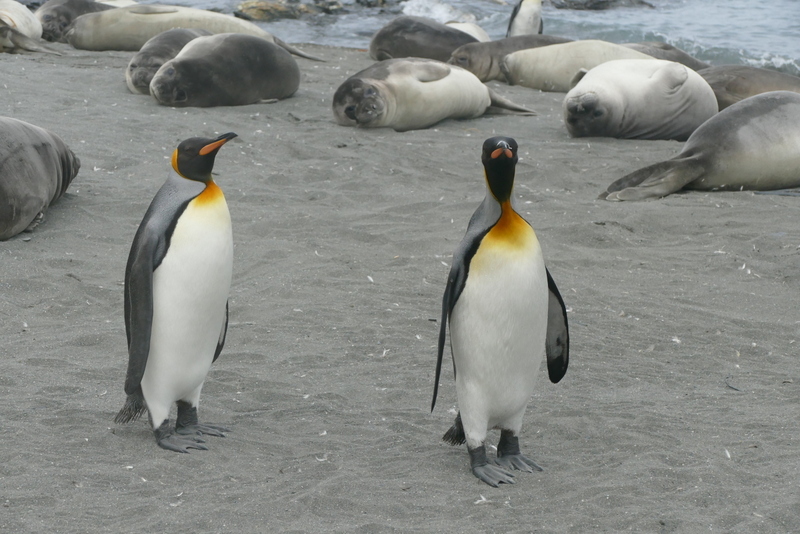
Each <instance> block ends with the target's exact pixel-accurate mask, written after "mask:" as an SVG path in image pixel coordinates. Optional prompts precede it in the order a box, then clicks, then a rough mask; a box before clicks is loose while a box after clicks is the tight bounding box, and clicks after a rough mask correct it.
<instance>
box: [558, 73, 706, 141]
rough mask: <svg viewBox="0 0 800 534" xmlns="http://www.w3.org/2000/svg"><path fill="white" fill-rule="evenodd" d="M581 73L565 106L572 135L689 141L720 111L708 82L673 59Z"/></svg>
mask: <svg viewBox="0 0 800 534" xmlns="http://www.w3.org/2000/svg"><path fill="white" fill-rule="evenodd" d="M579 76H580V75H578V76H576V81H577V84H576V85H575V87H573V88H572V89H570V91H569V92H568V93H567V96H566V97H565V98H564V104H563V109H564V124H565V125H566V127H567V131H569V134H570V135H571V136H572V137H617V138H620V139H674V140H676V141H685V140H686V139H688V137H689V136H690V135H691V134H692V132H694V131H695V130H696V129H697V127H698V126H700V125H701V124H703V123H704V122H705V121H707V120H708V119H710V118H711V117H713V116H714V115H715V114H716V113H717V111H718V109H717V99H716V97H715V96H714V91H712V90H711V87H710V86H709V85H708V83H706V81H705V80H704V79H703V78H702V77H700V75H699V74H697V73H696V72H695V71H693V70H692V69H690V68H689V67H687V66H685V65H681V64H680V63H675V62H674V61H666V60H663V59H616V60H614V61H607V62H605V63H603V64H601V65H598V66H597V67H595V68H593V69H592V70H590V71H589V72H587V73H585V74H584V75H583V76H582V77H580V79H579V81H578V80H577V79H578V78H579Z"/></svg>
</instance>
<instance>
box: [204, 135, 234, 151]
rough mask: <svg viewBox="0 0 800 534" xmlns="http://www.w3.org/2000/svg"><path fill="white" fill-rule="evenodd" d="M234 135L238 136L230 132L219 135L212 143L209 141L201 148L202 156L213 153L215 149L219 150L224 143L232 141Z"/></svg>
mask: <svg viewBox="0 0 800 534" xmlns="http://www.w3.org/2000/svg"><path fill="white" fill-rule="evenodd" d="M234 137H238V136H237V135H236V134H235V133H233V132H228V133H226V134H222V135H220V136H219V137H217V138H216V139H214V141H212V142H211V143H209V144H207V145H206V146H204V147H203V148H201V149H200V155H201V156H205V155H206V154H211V153H212V152H214V151H215V150H219V148H220V147H221V146H222V145H224V144H225V143H227V142H228V141H230V140H231V139H233V138H234Z"/></svg>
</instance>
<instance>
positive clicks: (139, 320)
mask: <svg viewBox="0 0 800 534" xmlns="http://www.w3.org/2000/svg"><path fill="white" fill-rule="evenodd" d="M234 137H236V134H235V133H226V134H224V135H221V136H219V137H217V138H216V139H206V138H201V137H193V138H191V139H187V140H185V141H183V142H182V143H180V144H179V145H178V148H177V149H176V150H175V152H174V153H173V154H172V171H173V172H171V173H170V175H169V177H168V178H167V181H166V182H165V183H164V185H163V186H162V187H161V189H160V190H159V191H158V193H156V196H155V198H153V202H152V203H151V204H150V207H149V208H148V209H147V212H146V213H145V215H144V219H143V220H142V223H141V224H140V225H139V229H138V230H137V232H136V236H135V237H134V238H133V244H132V245H131V251H130V255H129V256H128V264H127V267H126V269H125V333H126V334H127V337H128V374H127V377H126V379H125V393H126V394H127V395H128V397H127V399H126V401H125V406H123V408H122V410H120V412H119V413H118V414H117V417H116V418H115V419H114V420H115V421H116V422H117V423H127V422H130V421H133V420H135V419H137V418H138V417H139V416H140V415H142V413H144V411H145V410H147V412H148V415H149V418H150V424H151V425H152V426H153V432H154V433H155V437H156V442H157V443H158V445H159V446H160V447H162V448H164V449H168V450H171V451H176V452H189V449H203V450H205V449H206V446H205V445H203V443H204V440H203V439H202V438H201V436H202V435H203V434H208V435H212V436H224V434H223V432H226V431H227V429H226V428H224V427H220V426H216V425H210V424H202V423H200V422H199V421H198V419H197V405H198V403H199V401H200V390H201V389H202V388H203V382H205V379H206V375H207V374H208V371H209V369H210V368H211V364H212V363H213V362H214V361H215V360H216V359H217V357H218V356H219V354H220V352H221V351H222V346H223V345H224V343H225V334H226V332H227V329H228V294H229V293H230V287H231V273H232V269H233V233H232V230H231V216H230V213H229V212H228V205H227V204H226V202H225V196H224V195H223V194H222V190H221V189H220V188H219V186H217V184H216V183H215V182H214V180H213V179H212V177H211V170H212V169H213V167H214V159H215V158H216V156H217V152H218V151H219V149H220V148H221V147H222V145H224V144H225V143H226V142H228V141H230V140H231V139H233V138H234ZM173 403H177V405H178V417H177V420H176V423H175V428H174V429H173V428H172V427H171V426H170V423H169V414H170V410H171V408H172V405H173Z"/></svg>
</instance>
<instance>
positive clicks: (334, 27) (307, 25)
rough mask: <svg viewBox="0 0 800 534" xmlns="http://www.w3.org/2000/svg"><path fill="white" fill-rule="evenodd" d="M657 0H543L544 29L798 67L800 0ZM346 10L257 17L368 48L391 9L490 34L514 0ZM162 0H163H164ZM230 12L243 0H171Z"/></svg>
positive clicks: (428, 0)
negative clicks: (599, 6) (598, 4)
mask: <svg viewBox="0 0 800 534" xmlns="http://www.w3.org/2000/svg"><path fill="white" fill-rule="evenodd" d="M648 1H649V3H650V4H651V5H653V6H654V8H648V7H618V8H613V9H609V10H604V11H579V10H566V9H556V8H554V7H553V6H552V5H549V3H547V2H545V6H544V9H543V14H542V17H543V19H544V33H547V34H551V35H560V36H563V37H569V38H572V39H603V40H607V41H611V42H616V43H625V42H639V41H663V42H667V43H669V44H672V45H674V46H677V47H678V48H681V49H683V50H685V51H686V52H688V53H690V54H692V55H694V56H695V57H697V58H698V59H701V60H704V61H706V62H708V63H711V64H714V65H722V64H731V63H733V64H740V63H741V64H749V65H754V66H759V67H768V68H774V69H778V70H781V71H783V72H787V73H790V74H795V75H800V0H767V1H761V2H753V1H752V0H648ZM340 2H341V3H342V4H343V5H344V7H345V9H346V12H344V13H340V14H337V15H313V16H306V17H304V18H302V19H300V20H282V21H277V22H270V23H258V24H259V25H260V26H262V27H263V28H264V29H266V30H267V31H269V32H271V33H273V34H274V35H276V36H278V37H280V38H281V39H283V40H284V41H286V42H290V43H316V44H326V45H333V46H346V47H353V48H368V47H369V41H370V38H371V37H372V35H373V34H374V33H375V32H376V31H377V30H379V29H380V28H381V27H383V26H384V25H385V24H386V23H388V22H389V21H390V20H392V19H393V18H394V17H396V16H398V15H401V14H405V15H417V16H424V17H429V18H432V19H435V20H438V21H440V22H447V21H450V20H459V21H464V22H466V21H469V22H475V23H477V24H479V25H480V26H481V27H483V29H485V30H486V31H487V32H488V33H489V35H490V36H491V37H492V38H493V39H499V38H502V37H504V36H505V32H506V28H507V26H508V19H509V16H510V15H511V10H512V8H513V4H514V3H516V0H449V1H448V0H408V1H405V2H400V3H392V4H391V5H390V6H388V7H385V8H366V7H363V6H361V5H359V4H357V3H356V2H355V0H340ZM162 3H166V2H162ZM175 3H179V4H181V5H188V6H193V7H201V8H205V9H209V8H215V9H220V10H222V11H223V12H228V13H230V12H232V11H233V10H235V9H236V7H237V6H238V5H239V3H240V0H175Z"/></svg>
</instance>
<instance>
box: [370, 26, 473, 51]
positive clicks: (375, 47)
mask: <svg viewBox="0 0 800 534" xmlns="http://www.w3.org/2000/svg"><path fill="white" fill-rule="evenodd" d="M475 42H478V40H477V39H476V38H475V37H473V36H472V35H469V34H468V33H465V32H463V31H461V30H458V29H456V28H451V27H449V26H447V25H446V24H441V23H439V22H436V21H435V20H433V19H428V18H425V17H411V16H406V15H403V16H401V17H397V18H395V19H393V20H392V21H391V22H389V24H387V25H386V26H384V27H383V28H381V29H380V30H378V31H377V32H375V35H373V36H372V40H371V41H370V43H369V57H371V58H372V59H374V60H375V61H383V60H385V59H394V58H404V57H421V58H427V59H437V60H439V61H447V60H448V58H449V57H450V54H451V53H452V52H453V50H455V49H456V48H458V47H459V46H461V45H464V44H467V43H475Z"/></svg>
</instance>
